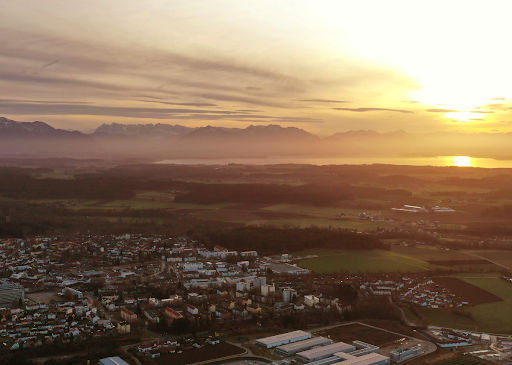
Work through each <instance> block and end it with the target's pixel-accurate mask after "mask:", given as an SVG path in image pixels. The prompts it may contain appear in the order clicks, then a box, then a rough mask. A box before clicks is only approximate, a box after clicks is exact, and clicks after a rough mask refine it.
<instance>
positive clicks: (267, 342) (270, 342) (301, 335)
mask: <svg viewBox="0 0 512 365" xmlns="http://www.w3.org/2000/svg"><path fill="white" fill-rule="evenodd" d="M308 338H311V333H309V332H305V331H293V332H288V333H283V334H281V335H277V336H271V337H265V338H260V339H259V340H256V344H258V345H259V346H261V347H265V348H267V349H269V348H272V347H277V346H281V345H286V344H288V343H293V342H297V341H302V340H307V339H308Z"/></svg>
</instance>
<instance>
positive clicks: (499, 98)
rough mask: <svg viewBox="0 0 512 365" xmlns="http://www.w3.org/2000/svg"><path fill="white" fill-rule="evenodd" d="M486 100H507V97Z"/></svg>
mask: <svg viewBox="0 0 512 365" xmlns="http://www.w3.org/2000/svg"><path fill="white" fill-rule="evenodd" d="M487 100H507V98H490V99H487Z"/></svg>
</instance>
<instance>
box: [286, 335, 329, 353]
mask: <svg viewBox="0 0 512 365" xmlns="http://www.w3.org/2000/svg"><path fill="white" fill-rule="evenodd" d="M330 344H332V340H329V339H328V338H325V337H315V338H310V339H309V340H304V341H300V342H295V343H290V344H288V345H282V346H279V347H278V348H276V352H277V353H279V354H283V355H286V356H291V355H295V354H296V353H298V352H302V351H306V350H309V349H312V348H313V347H316V346H326V345H330Z"/></svg>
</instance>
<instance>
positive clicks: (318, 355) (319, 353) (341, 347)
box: [297, 342, 356, 363]
mask: <svg viewBox="0 0 512 365" xmlns="http://www.w3.org/2000/svg"><path fill="white" fill-rule="evenodd" d="M355 349H356V347H355V346H353V345H349V344H347V343H343V342H338V343H333V344H332V345H327V346H322V347H317V348H314V349H311V350H307V351H302V352H299V353H298V354H297V360H299V361H301V362H304V363H310V362H314V361H319V360H323V359H326V358H328V357H331V356H333V355H334V354H335V353H337V352H346V353H349V352H352V351H355Z"/></svg>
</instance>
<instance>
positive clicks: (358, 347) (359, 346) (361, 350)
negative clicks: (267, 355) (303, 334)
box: [297, 341, 389, 365]
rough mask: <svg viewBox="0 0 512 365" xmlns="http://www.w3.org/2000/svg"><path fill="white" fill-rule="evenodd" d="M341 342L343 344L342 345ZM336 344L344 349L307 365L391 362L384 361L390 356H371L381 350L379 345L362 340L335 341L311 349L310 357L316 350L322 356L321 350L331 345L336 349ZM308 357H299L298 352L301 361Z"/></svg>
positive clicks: (360, 364)
mask: <svg viewBox="0 0 512 365" xmlns="http://www.w3.org/2000/svg"><path fill="white" fill-rule="evenodd" d="M341 344H342V345H343V346H341ZM335 345H340V348H341V349H342V350H341V351H339V352H335V353H331V355H330V356H326V357H324V358H323V359H318V360H315V361H312V362H308V363H307V365H338V364H340V365H348V364H357V365H362V364H389V362H387V363H386V362H385V361H384V360H385V359H387V360H389V358H387V357H386V358H385V359H383V358H380V357H375V356H370V355H375V354H378V352H379V350H380V349H379V347H377V346H374V345H371V344H369V343H366V342H362V341H354V342H352V346H351V345H349V344H346V343H343V342H339V343H335V344H333V345H329V346H325V347H323V348H319V349H313V350H310V351H311V352H310V355H309V358H313V357H314V356H315V355H314V351H315V350H318V352H317V353H316V355H317V358H319V357H322V355H323V354H322V351H321V350H323V349H327V348H329V347H331V348H332V349H334V346H335ZM327 353H328V351H325V352H324V354H325V355H327ZM347 355H348V356H347ZM379 356H380V355H379ZM306 358H307V356H301V357H299V354H297V360H299V361H301V362H304V360H305V359H306ZM355 358H357V359H361V361H362V362H358V361H356V360H355ZM372 361H375V362H372Z"/></svg>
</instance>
